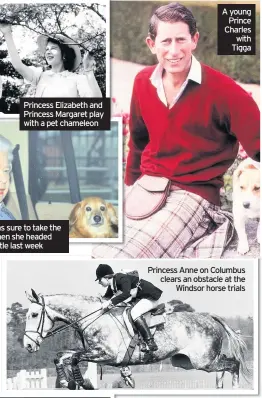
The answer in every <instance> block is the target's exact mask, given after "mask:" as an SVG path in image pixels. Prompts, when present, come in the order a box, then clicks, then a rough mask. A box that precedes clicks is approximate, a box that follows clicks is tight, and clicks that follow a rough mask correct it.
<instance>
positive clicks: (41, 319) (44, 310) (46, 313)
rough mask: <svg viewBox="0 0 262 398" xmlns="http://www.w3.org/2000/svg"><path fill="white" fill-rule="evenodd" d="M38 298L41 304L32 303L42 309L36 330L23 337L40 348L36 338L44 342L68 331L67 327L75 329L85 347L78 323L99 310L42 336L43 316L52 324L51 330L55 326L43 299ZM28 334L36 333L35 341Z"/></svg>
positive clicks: (26, 331) (26, 332) (29, 331)
mask: <svg viewBox="0 0 262 398" xmlns="http://www.w3.org/2000/svg"><path fill="white" fill-rule="evenodd" d="M40 298H41V300H42V303H39V301H34V302H33V303H34V304H38V305H40V306H41V307H42V310H41V315H40V320H39V324H38V327H37V329H36V330H25V333H24V335H25V336H26V337H28V338H29V339H30V340H31V341H33V342H34V343H35V344H36V345H37V346H38V347H40V343H39V342H38V337H40V338H41V339H42V340H44V339H46V338H48V337H52V336H54V335H55V334H57V333H60V332H62V331H63V330H65V329H68V328H69V327H72V328H73V329H75V330H76V331H77V332H78V334H79V337H80V339H81V341H82V344H83V346H84V347H85V341H84V338H83V334H82V331H81V330H80V328H79V326H78V322H80V321H82V320H84V319H85V318H88V317H89V316H90V315H93V314H95V313H96V312H98V311H101V308H99V309H97V310H95V311H93V312H91V313H90V314H88V315H85V316H83V317H82V318H80V319H78V320H77V321H73V322H70V321H68V324H67V325H65V326H64V325H62V326H58V327H57V328H56V329H54V330H52V331H51V332H47V334H46V336H43V330H44V324H45V316H47V318H48V319H49V320H50V321H51V322H52V326H51V329H52V328H53V326H54V324H55V321H54V319H52V318H51V317H50V316H49V314H48V312H47V310H46V304H45V300H44V297H43V296H40ZM101 315H102V314H101ZM101 315H99V316H98V317H97V318H96V319H95V320H93V321H92V322H90V324H89V325H87V326H86V327H85V329H86V328H87V327H88V326H90V325H91V324H92V323H93V322H94V321H96V320H97V319H98V318H99V317H100V316H101ZM63 322H66V321H65V320H64V319H63ZM28 333H37V335H38V336H37V338H36V340H34V339H33V338H32V337H30V336H29V335H28Z"/></svg>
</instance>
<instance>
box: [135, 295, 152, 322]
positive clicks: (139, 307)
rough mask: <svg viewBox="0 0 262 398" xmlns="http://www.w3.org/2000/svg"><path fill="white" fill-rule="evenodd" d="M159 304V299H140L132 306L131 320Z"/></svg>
mask: <svg viewBox="0 0 262 398" xmlns="http://www.w3.org/2000/svg"><path fill="white" fill-rule="evenodd" d="M158 304H159V300H149V299H141V300H139V302H138V303H137V304H136V305H135V306H134V307H133V308H132V310H131V316H132V319H133V321H136V320H137V318H139V317H140V316H141V315H143V314H145V313H146V312H148V311H150V310H152V309H153V308H156V307H157V306H158Z"/></svg>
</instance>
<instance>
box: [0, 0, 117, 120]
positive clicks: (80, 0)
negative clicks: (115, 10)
mask: <svg viewBox="0 0 262 398" xmlns="http://www.w3.org/2000/svg"><path fill="white" fill-rule="evenodd" d="M91 2H92V0H56V1H54V0H52V1H49V2H46V1H44V0H34V1H33V3H34V4H47V3H48V4H84V3H91ZM96 2H97V3H99V4H102V5H105V6H106V62H105V64H106V76H105V83H106V98H109V97H110V94H111V87H110V73H111V70H110V0H96ZM3 4H8V5H9V4H32V0H6V1H5V0H0V7H1V5H3ZM16 118H18V119H19V118H20V114H19V113H15V114H10V113H3V114H1V115H0V122H1V121H2V120H5V119H16Z"/></svg>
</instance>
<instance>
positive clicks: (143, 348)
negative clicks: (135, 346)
mask: <svg viewBox="0 0 262 398" xmlns="http://www.w3.org/2000/svg"><path fill="white" fill-rule="evenodd" d="M140 351H141V352H149V349H148V347H147V344H146V343H145V342H144V341H141V343H140Z"/></svg>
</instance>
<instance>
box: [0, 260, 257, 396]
mask: <svg viewBox="0 0 262 398" xmlns="http://www.w3.org/2000/svg"><path fill="white" fill-rule="evenodd" d="M4 271H5V272H3V275H4V276H3V281H2V285H3V294H4V300H6V322H5V320H3V323H4V324H7V329H6V344H5V346H4V349H3V352H4V355H3V358H2V361H3V363H7V369H6V380H4V381H2V383H3V384H4V383H6V386H7V387H6V388H7V390H9V389H14V390H16V389H17V390H19V389H22V388H26V389H33V388H38V389H46V388H48V389H56V388H59V389H61V390H62V389H64V390H68V389H70V390H75V389H86V390H92V389H99V390H111V389H114V390H116V391H117V389H119V388H122V389H129V390H128V391H129V394H132V392H131V390H134V391H136V390H138V392H139V390H143V393H146V392H147V390H148V391H152V390H155V393H157V392H158V391H159V390H163V391H166V392H169V391H171V392H172V391H173V392H178V391H181V392H182V391H185V390H188V391H190V394H194V391H197V392H198V393H199V392H201V390H203V392H204V391H205V390H212V391H214V392H215V391H217V389H220V391H221V392H222V391H225V392H227V391H228V392H230V393H233V390H234V393H235V394H236V395H238V394H239V393H241V394H244V393H246V394H255V393H257V387H258V386H257V366H258V363H257V360H258V358H257V347H258V342H257V338H258V318H257V317H258V308H257V307H258V306H257V303H258V264H257V262H256V261H253V260H239V261H238V262H237V263H236V262H235V261H232V260H225V261H223V262H221V261H216V260H213V261H212V262H211V261H208V262H207V261H206V262H205V261H201V262H200V261H192V260H191V261H190V260H184V261H178V260H176V261H174V260H172V261H170V260H162V261H161V266H160V265H159V262H158V261H152V260H142V261H141V260H140V261H139V260H136V261H134V260H132V261H121V260H108V261H107V262H104V261H103V263H99V262H98V261H97V260H96V261H95V260H90V261H87V260H86V259H85V258H83V257H77V258H75V257H73V256H72V257H71V258H64V257H63V258H60V257H53V258H50V257H49V258H48V259H46V258H44V257H38V259H37V261H35V258H32V257H31V258H30V257H28V258H23V259H21V258H20V259H18V258H14V257H13V258H9V259H8V260H7V261H6V263H5V268H4ZM14 275H15V278H14ZM72 276H74V278H72ZM4 302H5V301H4ZM5 352H6V360H7V361H6V362H5ZM40 371H41V372H42V381H41V383H40V382H39V383H40V384H39V383H38V384H37V387H35V384H34V383H33V382H32V383H31V382H30V381H28V379H30V374H31V375H34V374H38V373H39V372H40ZM28 375H29V376H28ZM32 377H33V376H32ZM25 379H26V380H25ZM19 383H20V384H19ZM21 383H22V384H21ZM23 383H24V384H23ZM21 385H22V386H24V387H21ZM25 386H26V387H25ZM160 393H161V391H160Z"/></svg>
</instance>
